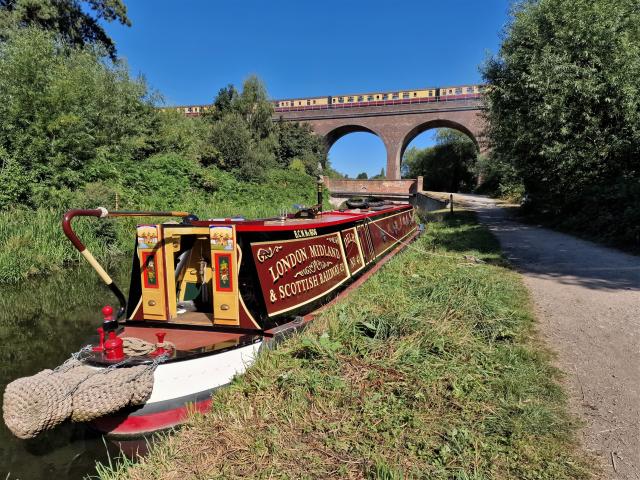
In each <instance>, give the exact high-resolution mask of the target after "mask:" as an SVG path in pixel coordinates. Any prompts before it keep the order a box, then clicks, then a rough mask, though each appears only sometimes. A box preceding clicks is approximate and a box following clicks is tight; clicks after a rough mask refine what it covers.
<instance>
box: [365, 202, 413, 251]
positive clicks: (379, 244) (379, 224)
mask: <svg viewBox="0 0 640 480" xmlns="http://www.w3.org/2000/svg"><path fill="white" fill-rule="evenodd" d="M412 215H413V212H412V211H407V212H402V213H398V214H395V215H390V216H388V217H385V218H382V219H380V220H374V221H373V222H371V223H370V224H369V233H370V234H371V240H372V241H373V248H374V250H375V253H376V257H379V256H380V255H382V254H383V253H385V252H386V251H387V250H389V249H390V248H391V247H393V246H394V245H395V244H396V243H397V240H401V239H402V238H404V237H406V236H407V235H408V234H409V233H411V232H412V231H414V230H415V229H416V224H415V222H414V221H413V216H412Z"/></svg>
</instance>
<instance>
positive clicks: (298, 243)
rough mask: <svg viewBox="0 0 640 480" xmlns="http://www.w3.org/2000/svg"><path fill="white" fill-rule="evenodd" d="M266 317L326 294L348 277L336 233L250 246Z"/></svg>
mask: <svg viewBox="0 0 640 480" xmlns="http://www.w3.org/2000/svg"><path fill="white" fill-rule="evenodd" d="M251 252H252V254H253V259H254V261H255V264H256V269H257V273H258V277H259V278H260V287H261V289H262V295H263V298H264V301H265V305H266V306H267V313H268V314H269V316H272V315H277V314H279V313H284V312H286V311H289V310H293V309H294V308H297V307H299V306H301V305H304V304H305V303H309V302H312V301H313V300H316V299H317V298H319V297H321V296H323V295H325V294H327V293H329V292H330V291H331V290H333V289H335V288H336V287H338V286H339V285H340V284H342V283H343V282H345V281H346V280H347V279H348V278H349V276H350V275H349V270H348V266H347V261H346V258H345V253H344V248H343V245H342V241H341V237H340V233H338V232H336V233H330V234H327V235H319V236H317V237H311V238H304V239H299V240H280V241H273V242H257V243H252V244H251Z"/></svg>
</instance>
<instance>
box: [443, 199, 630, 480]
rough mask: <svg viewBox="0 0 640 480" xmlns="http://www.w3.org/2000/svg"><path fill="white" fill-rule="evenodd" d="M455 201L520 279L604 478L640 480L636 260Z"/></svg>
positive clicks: (491, 205) (483, 202) (482, 204)
mask: <svg viewBox="0 0 640 480" xmlns="http://www.w3.org/2000/svg"><path fill="white" fill-rule="evenodd" d="M456 197H459V199H460V200H463V201H466V202H471V205H473V209H474V210H476V211H477V212H478V214H479V218H480V221H481V222H482V223H484V224H485V225H487V226H488V227H489V228H490V229H491V231H492V232H493V233H494V234H495V235H496V236H497V237H498V239H499V240H500V243H501V245H502V248H503V251H504V252H505V255H506V257H507V258H508V259H509V260H510V261H511V262H512V263H513V264H514V265H515V266H516V267H517V269H518V270H519V271H520V272H521V273H522V275H523V276H524V281H525V284H526V285H527V287H528V288H529V291H530V292H531V295H532V297H533V301H534V303H535V308H536V314H537V317H538V320H539V325H540V330H541V332H542V335H543V337H544V338H545V339H546V340H547V342H548V345H549V346H550V347H551V349H552V350H554V351H555V352H556V353H557V355H558V357H557V364H558V366H559V367H560V368H561V369H562V370H563V371H564V372H565V373H566V384H567V388H568V391H569V396H570V405H571V408H572V410H573V411H574V412H576V413H577V415H578V416H579V417H580V418H581V419H582V420H583V421H584V423H585V425H584V428H582V429H581V437H582V441H583V443H584V445H585V447H586V448H587V449H588V450H589V451H591V452H592V453H593V454H595V455H596V456H597V457H598V458H599V459H600V460H601V461H602V465H603V472H604V473H603V475H604V477H603V478H607V479H616V480H618V479H624V480H626V479H634V480H635V479H640V257H636V256H633V255H628V254H625V253H622V252H619V251H617V250H613V249H609V248H605V247H601V246H598V245H596V244H593V243H591V242H587V241H584V240H579V239H577V238H575V237H572V236H570V235H565V234H561V233H557V232H554V231H551V230H547V229H545V228H540V227H535V226H531V225H525V224H522V223H518V222H515V221H513V220H510V219H509V216H508V214H507V212H506V211H505V209H503V208H500V207H498V206H496V205H495V202H494V201H492V200H490V199H486V198H484V197H479V196H475V195H460V196H458V195H456ZM454 203H455V200H454Z"/></svg>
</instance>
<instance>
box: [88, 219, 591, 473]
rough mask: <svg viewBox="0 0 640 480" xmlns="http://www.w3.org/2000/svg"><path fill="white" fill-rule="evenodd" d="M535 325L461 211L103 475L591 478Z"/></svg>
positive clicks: (522, 294) (490, 243)
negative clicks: (136, 456) (203, 410)
mask: <svg viewBox="0 0 640 480" xmlns="http://www.w3.org/2000/svg"><path fill="white" fill-rule="evenodd" d="M477 260H481V262H478V261H477ZM482 262H484V263H482ZM533 326H534V322H533V316H532V313H531V307H530V303H529V298H528V296H527V292H526V290H525V288H524V286H523V285H522V283H521V280H520V278H519V276H518V275H517V274H516V273H515V272H513V271H511V270H510V269H509V268H508V265H507V264H506V263H505V261H504V260H503V259H502V257H501V254H500V250H499V246H498V244H497V242H496V240H495V238H494V237H493V236H492V235H491V234H490V233H489V232H488V231H487V230H486V229H485V228H483V227H481V226H479V225H477V223H476V222H475V219H474V216H473V215H472V214H471V213H468V212H456V215H455V217H446V218H445V220H444V222H443V223H440V224H431V225H430V226H429V229H428V231H427V233H426V234H424V235H423V236H422V237H421V238H420V239H419V240H418V241H416V242H415V243H414V244H412V248H411V249H408V250H405V251H404V252H403V253H401V254H399V255H398V256H397V257H396V258H394V259H393V260H392V261H390V262H389V263H388V264H387V265H385V266H384V267H383V268H382V269H381V270H380V271H379V272H378V273H377V274H376V275H374V276H373V277H372V278H371V279H369V280H368V281H367V282H366V283H365V284H364V285H363V286H362V287H361V288H359V289H358V290H357V291H355V292H354V293H352V294H351V295H350V296H349V297H348V298H347V299H345V300H344V301H341V302H339V303H338V304H336V305H335V306H334V307H332V308H331V309H329V310H328V311H326V312H325V313H324V314H323V315H322V316H321V317H319V318H318V319H317V320H316V321H315V322H313V324H312V325H311V326H310V327H309V329H308V330H306V331H305V332H303V333H302V334H299V335H297V336H295V337H293V338H291V339H290V340H288V341H287V342H284V343H283V344H282V345H281V346H280V347H279V348H278V349H277V350H274V351H268V352H266V353H264V354H263V355H261V356H260V358H259V359H258V361H257V362H256V363H255V364H254V365H253V366H252V367H251V368H250V369H249V370H248V372H247V373H246V374H245V375H244V376H242V377H241V378H238V379H236V380H235V381H234V383H233V384H232V385H231V386H230V387H229V388H226V389H224V390H222V391H220V392H219V393H218V394H216V395H215V396H214V404H213V410H212V412H211V413H209V414H207V415H195V416H193V417H192V418H191V421H190V423H189V424H188V425H187V426H185V427H184V428H183V429H182V430H181V431H179V432H178V433H176V434H174V435H164V436H162V437H160V438H159V439H158V440H157V441H156V442H155V444H154V446H153V447H152V448H151V452H150V453H149V455H148V456H146V457H145V458H143V459H140V460H139V461H138V462H136V463H131V462H130V461H122V462H115V463H112V465H111V466H105V465H103V466H101V467H99V471H98V474H99V477H100V478H101V479H103V480H114V479H137V480H140V479H158V478H377V479H395V478H430V479H512V478H518V479H554V480H562V479H582V478H589V477H590V475H591V473H592V466H591V463H590V461H589V459H588V457H587V456H586V454H585V453H584V452H581V451H580V450H579V448H578V446H577V443H576V438H575V428H576V425H575V423H574V422H573V420H572V418H571V417H570V415H569V414H568V412H567V406H566V403H565V395H564V393H563V391H562V389H561V387H560V385H559V383H558V381H559V378H560V373H559V372H558V371H557V370H556V369H555V368H553V367H552V365H551V362H550V355H549V353H548V352H547V351H545V349H544V347H542V346H541V344H540V343H539V342H538V340H537V338H536V336H535V333H534V330H533Z"/></svg>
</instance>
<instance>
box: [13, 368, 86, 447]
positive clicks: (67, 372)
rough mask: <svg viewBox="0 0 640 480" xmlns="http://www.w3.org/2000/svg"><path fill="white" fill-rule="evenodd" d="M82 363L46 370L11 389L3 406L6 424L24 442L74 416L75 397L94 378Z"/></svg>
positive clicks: (14, 384)
mask: <svg viewBox="0 0 640 480" xmlns="http://www.w3.org/2000/svg"><path fill="white" fill-rule="evenodd" d="M90 371H91V369H89V368H87V367H84V366H83V365H82V364H81V363H80V362H78V361H76V360H72V361H69V362H66V363H65V364H64V365H63V366H62V367H61V370H60V371H54V370H43V371H42V372H40V373H37V374H36V375H33V376H31V377H24V378H19V379H17V380H14V381H13V382H11V383H10V384H9V385H7V388H6V390H5V391H4V399H3V403H2V416H3V418H4V422H5V424H6V425H7V427H8V428H9V430H11V432H13V434H14V435H15V436H16V437H18V438H22V439H27V438H33V437H35V436H37V435H38V434H39V433H41V432H42V431H44V430H48V429H50V428H53V427H55V426H56V425H59V424H60V423H62V422H64V421H65V420H66V419H67V418H69V416H70V415H71V411H72V404H73V403H72V394H73V391H74V390H75V389H76V388H77V387H78V385H79V384H80V383H81V382H82V381H84V380H85V379H86V378H87V377H88V376H89V375H90Z"/></svg>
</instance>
